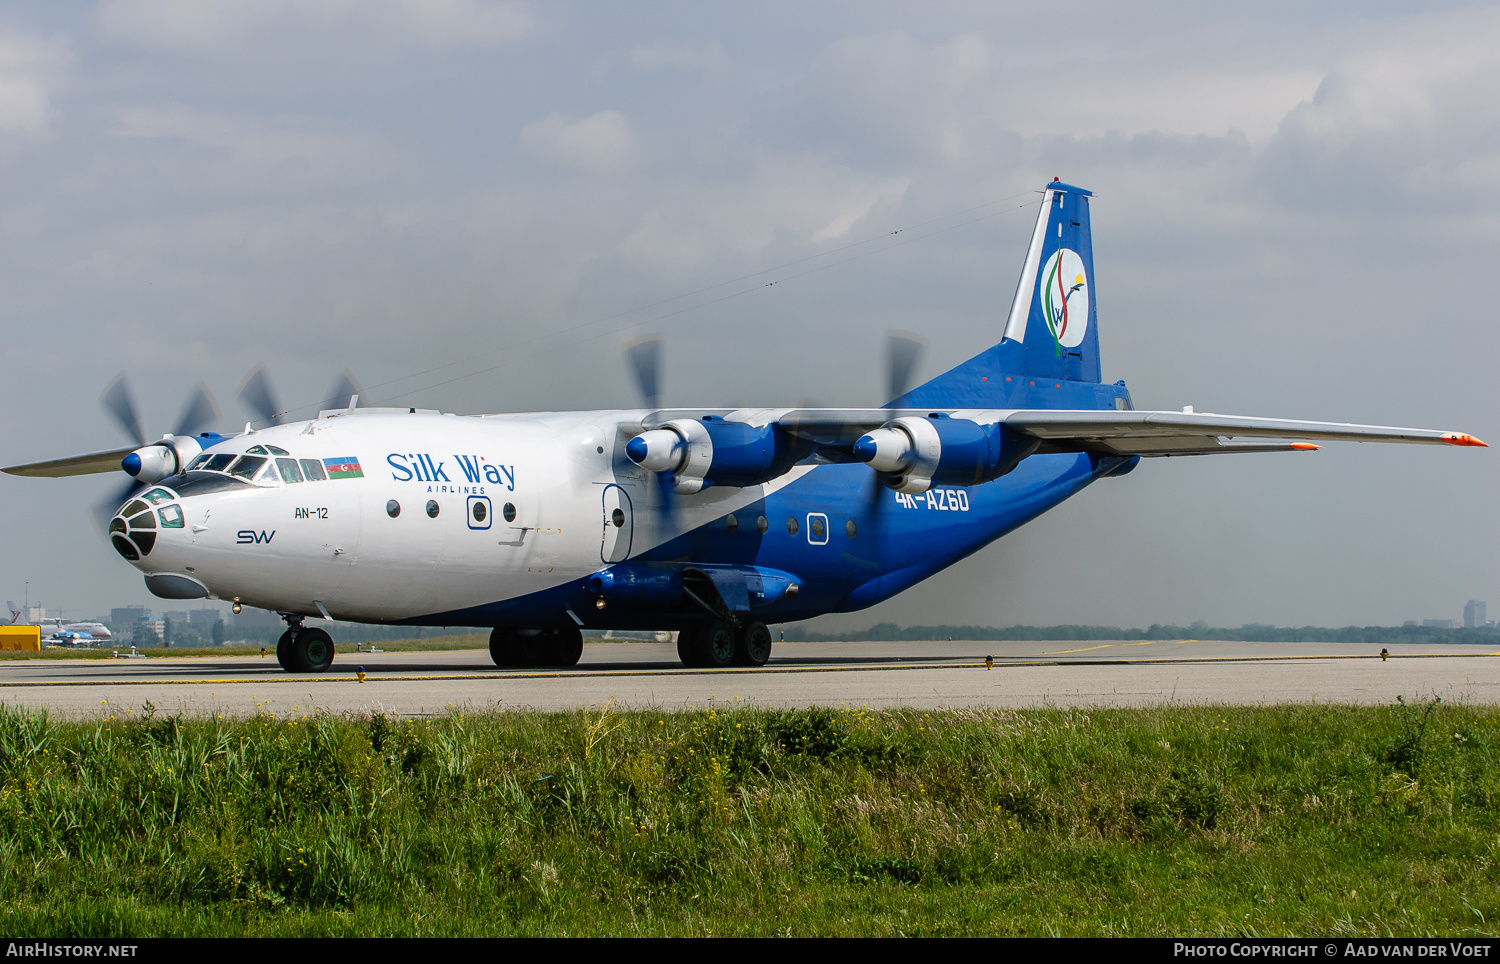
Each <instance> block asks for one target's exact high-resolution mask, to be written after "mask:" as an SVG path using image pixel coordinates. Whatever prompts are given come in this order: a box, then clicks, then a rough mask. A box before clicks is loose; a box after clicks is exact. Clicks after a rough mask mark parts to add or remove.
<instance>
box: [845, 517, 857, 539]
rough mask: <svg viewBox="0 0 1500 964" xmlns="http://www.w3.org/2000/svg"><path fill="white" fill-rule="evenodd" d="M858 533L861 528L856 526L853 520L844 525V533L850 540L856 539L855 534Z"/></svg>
mask: <svg viewBox="0 0 1500 964" xmlns="http://www.w3.org/2000/svg"><path fill="white" fill-rule="evenodd" d="M858 531H859V526H857V525H855V524H854V520H853V519H850V520H849V521H848V522H845V523H844V532H845V534H847V535H848V536H849V538H851V539H853V538H854V534H855V533H856V532H858Z"/></svg>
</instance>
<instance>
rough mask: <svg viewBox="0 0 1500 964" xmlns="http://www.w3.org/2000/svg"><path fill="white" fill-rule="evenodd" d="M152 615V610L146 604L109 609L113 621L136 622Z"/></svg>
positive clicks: (110, 619) (110, 618)
mask: <svg viewBox="0 0 1500 964" xmlns="http://www.w3.org/2000/svg"><path fill="white" fill-rule="evenodd" d="M150 617H151V610H149V609H147V608H146V607H145V606H119V607H116V608H114V609H111V610H110V611H109V621H110V622H112V623H134V622H139V621H140V620H142V619H149V618H150Z"/></svg>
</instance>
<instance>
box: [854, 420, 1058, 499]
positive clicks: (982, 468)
mask: <svg viewBox="0 0 1500 964" xmlns="http://www.w3.org/2000/svg"><path fill="white" fill-rule="evenodd" d="M1041 444H1042V441H1041V439H1038V438H1032V437H1031V436H1028V435H1022V434H1021V433H1019V432H1017V431H1015V430H1014V429H1011V428H1007V427H1006V426H1004V425H1002V424H1000V423H998V422H994V423H991V424H989V425H980V424H979V423H978V422H973V421H970V420H969V419H966V418H913V417H910V416H907V417H903V418H897V419H892V420H891V421H889V422H886V423H885V425H883V426H881V427H880V428H878V429H876V430H875V431H873V432H870V433H868V434H866V435H862V436H860V437H859V439H858V440H856V441H855V443H854V457H855V458H857V459H859V460H860V461H861V462H864V463H865V464H866V465H868V466H870V468H872V469H874V470H875V471H877V472H884V473H886V474H887V475H890V476H894V478H893V479H892V481H891V482H889V483H888V484H889V485H890V487H891V488H893V489H895V490H896V491H897V492H905V493H907V494H910V495H916V494H918V493H921V492H926V491H927V490H928V489H930V488H932V486H933V484H934V483H936V484H940V485H959V486H964V485H978V484H979V483H981V482H988V481H990V480H991V479H997V478H999V477H1000V476H1002V475H1004V474H1006V473H1007V472H1009V471H1011V470H1012V469H1014V468H1015V467H1016V466H1017V465H1020V464H1021V460H1022V459H1024V458H1026V457H1027V456H1028V455H1030V454H1032V453H1033V452H1035V451H1036V450H1037V448H1039V447H1040V446H1041Z"/></svg>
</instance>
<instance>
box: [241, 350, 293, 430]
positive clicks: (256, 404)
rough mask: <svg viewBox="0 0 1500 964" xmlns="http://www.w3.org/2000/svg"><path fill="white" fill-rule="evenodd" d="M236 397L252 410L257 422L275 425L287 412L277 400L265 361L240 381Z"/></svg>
mask: <svg viewBox="0 0 1500 964" xmlns="http://www.w3.org/2000/svg"><path fill="white" fill-rule="evenodd" d="M235 397H236V398H238V399H239V400H240V402H241V403H242V404H243V405H244V406H245V407H246V408H247V409H249V410H250V412H251V414H253V415H254V416H255V420H256V421H257V422H264V423H266V424H267V425H275V424H277V423H278V422H280V421H281V416H283V415H285V414H286V412H284V411H282V408H281V406H280V405H278V404H277V402H276V391H275V389H273V388H272V387H271V378H270V376H269V375H267V374H266V366H265V363H264V362H262V363H261V364H259V365H256V366H255V367H254V368H252V369H250V374H248V375H246V376H245V379H244V381H242V382H240V387H239V389H238V391H236V392H235Z"/></svg>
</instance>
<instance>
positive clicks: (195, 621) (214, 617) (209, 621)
mask: <svg viewBox="0 0 1500 964" xmlns="http://www.w3.org/2000/svg"><path fill="white" fill-rule="evenodd" d="M223 618H224V613H223V612H222V611H220V610H218V609H194V610H193V611H192V612H190V613H188V623H189V624H190V625H193V626H212V625H213V624H214V623H216V622H218V621H219V620H221V619H223Z"/></svg>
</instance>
